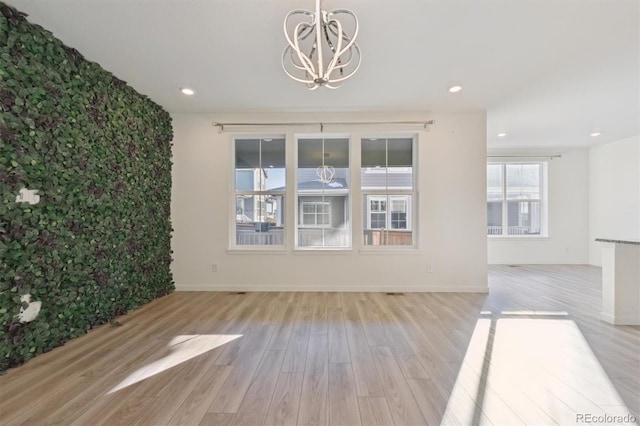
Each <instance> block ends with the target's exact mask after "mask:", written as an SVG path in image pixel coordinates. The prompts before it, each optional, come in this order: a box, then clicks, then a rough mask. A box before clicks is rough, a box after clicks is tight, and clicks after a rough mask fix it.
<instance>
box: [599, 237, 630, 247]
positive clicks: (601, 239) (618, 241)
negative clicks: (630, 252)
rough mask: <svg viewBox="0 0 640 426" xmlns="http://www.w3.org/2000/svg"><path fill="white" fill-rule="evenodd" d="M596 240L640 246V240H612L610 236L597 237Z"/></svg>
mask: <svg viewBox="0 0 640 426" xmlns="http://www.w3.org/2000/svg"><path fill="white" fill-rule="evenodd" d="M596 241H598V242H600V243H617V244H631V245H633V246H640V240H611V239H608V238H596Z"/></svg>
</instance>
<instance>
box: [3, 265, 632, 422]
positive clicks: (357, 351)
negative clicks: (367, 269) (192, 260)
mask: <svg viewBox="0 0 640 426" xmlns="http://www.w3.org/2000/svg"><path fill="white" fill-rule="evenodd" d="M600 273H601V271H600V269H598V268H595V267H589V266H519V267H508V266H496V267H491V268H490V274H489V282H490V294H489V295H484V294H454V293H431V294H430V293H407V294H404V295H386V294H382V293H247V294H234V293H174V294H171V295H169V296H166V297H163V298H161V299H158V300H156V301H153V302H151V303H149V304H147V305H146V306H144V307H142V308H141V309H139V310H137V311H135V312H133V313H132V314H130V315H127V316H124V317H122V318H120V319H119V321H120V322H121V323H122V326H120V327H111V326H103V327H100V328H97V329H95V330H93V331H91V332H90V333H89V334H88V335H86V336H83V337H81V338H78V339H76V340H74V341H71V342H69V343H67V344H66V345H65V346H63V347H60V348H57V349H55V350H53V351H51V352H49V353H47V354H44V355H42V356H40V357H38V358H35V359H33V360H31V361H30V362H28V363H27V364H25V365H24V366H22V367H19V368H15V369H12V370H10V371H9V373H8V374H7V375H5V376H2V377H0V424H3V425H5V424H6V425H13V424H32V425H41V424H64V425H67V424H74V425H75V424H77V425H97V424H106V425H117V424H124V425H130V424H144V425H164V424H171V425H173V424H175V425H178V424H184V425H198V424H200V425H264V424H266V425H296V424H299V425H328V424H331V425H360V424H362V425H392V424H403V425H419V424H434V425H435V424H440V423H442V424H460V425H467V424H493V425H505V424H530V425H542V424H580V423H581V422H580V418H579V417H578V416H580V415H583V416H586V415H594V416H596V415H609V416H614V415H620V416H625V415H628V414H631V415H635V416H636V417H638V415H639V414H640V327H630V326H616V327H614V326H612V325H609V324H607V323H605V322H603V321H601V320H600V319H599V317H598V315H599V311H600V297H601V294H600ZM583 419H585V417H583ZM582 423H584V422H582ZM618 424H620V423H618Z"/></svg>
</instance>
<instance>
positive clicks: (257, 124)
mask: <svg viewBox="0 0 640 426" xmlns="http://www.w3.org/2000/svg"><path fill="white" fill-rule="evenodd" d="M434 123H435V121H434V120H427V121H332V122H328V123H318V122H307V123H300V122H299V123H217V122H213V123H212V124H213V126H214V127H217V128H218V129H219V130H220V131H221V132H222V131H224V128H225V126H229V127H231V126H247V127H254V126H260V127H264V126H280V127H283V126H320V131H321V132H322V131H324V126H335V125H338V126H339V125H347V126H353V125H357V126H359V125H369V124H378V125H384V124H409V125H421V126H423V127H424V128H425V129H426V128H427V126H429V125H432V124H434Z"/></svg>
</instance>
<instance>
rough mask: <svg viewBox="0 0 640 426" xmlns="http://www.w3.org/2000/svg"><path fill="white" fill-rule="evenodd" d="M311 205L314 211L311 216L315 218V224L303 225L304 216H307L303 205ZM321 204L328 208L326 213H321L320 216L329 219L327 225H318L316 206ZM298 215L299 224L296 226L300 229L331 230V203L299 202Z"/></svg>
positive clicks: (316, 201) (317, 201)
mask: <svg viewBox="0 0 640 426" xmlns="http://www.w3.org/2000/svg"><path fill="white" fill-rule="evenodd" d="M305 204H307V205H309V204H312V205H314V207H315V211H314V212H313V216H314V218H315V223H314V224H312V225H309V224H305V223H304V215H305V214H309V213H306V212H305V211H304V205H305ZM320 204H323V205H325V206H328V207H329V208H328V209H327V212H324V211H323V212H321V213H320V214H321V215H326V216H327V217H328V218H329V223H318V205H320ZM298 213H299V218H298V219H299V222H298V226H299V227H300V228H331V213H332V211H331V201H320V200H300V208H299V209H298Z"/></svg>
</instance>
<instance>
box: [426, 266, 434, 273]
mask: <svg viewBox="0 0 640 426" xmlns="http://www.w3.org/2000/svg"><path fill="white" fill-rule="evenodd" d="M427 272H429V273H431V272H433V266H431V265H427Z"/></svg>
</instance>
